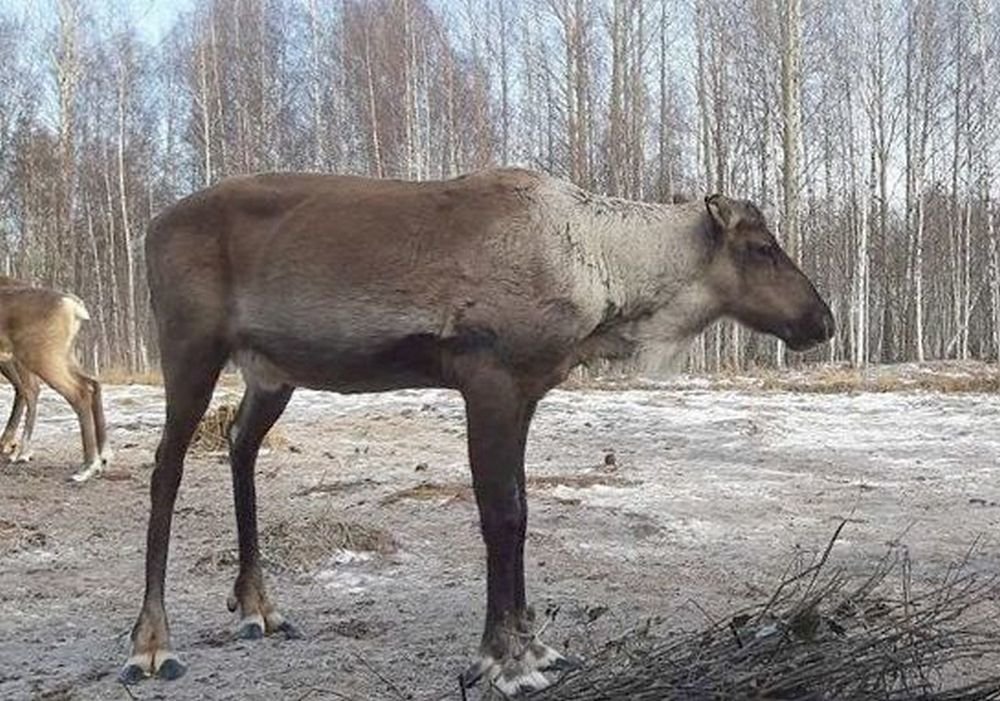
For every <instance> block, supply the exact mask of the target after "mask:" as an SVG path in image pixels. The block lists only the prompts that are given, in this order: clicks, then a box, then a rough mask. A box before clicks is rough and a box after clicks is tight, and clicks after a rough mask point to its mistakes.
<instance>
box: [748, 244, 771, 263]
mask: <svg viewBox="0 0 1000 701" xmlns="http://www.w3.org/2000/svg"><path fill="white" fill-rule="evenodd" d="M747 251H748V252H749V253H750V256H751V257H753V258H755V259H758V260H774V255H775V253H776V250H775V246H774V244H772V243H751V244H748V245H747Z"/></svg>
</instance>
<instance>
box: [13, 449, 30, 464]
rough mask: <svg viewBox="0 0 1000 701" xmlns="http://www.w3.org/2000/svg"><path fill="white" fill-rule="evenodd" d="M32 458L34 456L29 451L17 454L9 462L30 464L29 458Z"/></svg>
mask: <svg viewBox="0 0 1000 701" xmlns="http://www.w3.org/2000/svg"><path fill="white" fill-rule="evenodd" d="M33 457H34V454H33V453H32V452H31V451H30V450H29V451H28V452H26V453H18V454H17V455H15V456H14V459H13V460H11V462H31V458H33Z"/></svg>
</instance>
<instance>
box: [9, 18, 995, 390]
mask: <svg viewBox="0 0 1000 701" xmlns="http://www.w3.org/2000/svg"><path fill="white" fill-rule="evenodd" d="M162 1H163V2H168V1H169V0H162ZM136 4H137V3H134V2H133V3H132V4H131V5H126V4H122V5H120V6H117V7H116V6H115V5H114V3H110V4H109V3H107V2H104V1H103V0H45V1H39V2H31V3H28V2H24V3H23V4H22V3H16V2H15V3H11V2H8V3H7V4H6V5H3V4H0V66H2V67H3V70H2V71H0V260H2V262H3V264H4V266H5V269H6V270H7V271H8V272H9V273H11V274H14V275H16V276H18V277H22V278H25V279H29V280H34V281H37V282H39V283H42V284H49V285H55V286H58V287H62V288H65V289H68V290H72V291H74V292H76V293H77V294H79V295H80V296H81V297H83V298H84V299H85V300H86V301H87V303H88V305H89V306H90V308H91V311H92V313H93V315H94V318H95V320H94V323H93V324H92V325H91V326H90V328H89V330H88V332H87V337H86V339H85V346H86V353H87V360H88V361H89V363H92V364H95V365H97V366H99V367H108V366H111V365H116V366H123V367H127V368H130V369H133V370H142V369H144V368H145V367H146V366H147V365H148V364H149V363H150V362H151V357H154V356H155V341H154V340H153V336H152V334H151V332H150V328H151V324H150V314H149V310H148V303H147V291H146V288H145V282H144V268H143V262H142V259H141V245H136V243H135V242H136V241H137V239H139V238H140V237H141V236H142V234H143V231H144V228H145V225H146V222H147V221H148V219H149V218H150V216H151V214H153V213H155V212H156V211H157V210H159V209H160V208H161V207H163V206H164V205H166V204H168V203H170V202H171V201H173V200H174V199H176V198H177V197H179V196H182V195H184V194H186V193H188V192H191V191H192V190H194V189H197V188H200V187H202V186H205V185H207V184H210V183H213V182H216V181H218V180H219V179H220V178H223V177H225V176H227V175H230V174H233V173H245V172H253V171H261V170H286V169H316V170H324V171H338V172H352V173H366V174H372V175H380V176H395V177H404V178H429V177H433V178H436V177H448V176H452V175H454V174H457V173H460V172H463V171H468V170H472V169H476V168H481V167H484V166H488V165H493V164H517V165H525V166H529V167H534V168H540V169H543V170H546V171H549V172H551V173H554V174H557V175H561V176H564V177H567V178H570V179H572V180H573V181H575V182H577V183H578V184H580V185H582V186H584V187H586V188H592V189H594V190H598V191H602V192H607V193H611V194H617V195H622V196H625V197H630V198H637V199H648V200H657V201H669V200H670V199H671V198H672V197H673V196H675V195H678V194H681V195H687V196H701V195H703V194H704V193H705V192H706V191H725V192H729V193H733V194H737V195H739V196H743V197H749V198H752V199H754V200H756V201H757V202H760V203H762V204H763V205H764V207H765V209H766V210H767V211H770V213H771V218H772V221H773V224H774V228H775V229H776V231H777V232H778V234H779V237H780V238H781V239H782V240H783V241H784V242H785V245H786V247H787V248H788V249H789V251H790V252H791V254H792V255H793V256H794V257H796V258H797V259H799V260H801V262H802V264H803V266H804V268H805V269H806V271H807V272H808V273H809V274H810V275H812V276H813V277H814V278H815V279H816V280H817V283H818V285H819V287H820V288H821V290H822V291H823V292H824V293H825V294H826V295H827V296H828V298H829V299H830V300H831V304H832V306H833V308H834V311H835V314H836V316H837V318H838V321H839V323H840V326H841V329H842V332H841V333H840V334H839V335H838V337H837V339H836V342H835V343H834V344H832V345H831V346H829V347H828V348H824V349H822V350H820V351H815V352H814V353H813V354H812V355H811V356H810V357H813V358H817V359H819V358H822V359H829V358H833V359H846V360H849V361H851V362H853V363H855V364H859V365H860V364H864V363H880V362H892V361H900V360H911V359H912V360H920V359H930V358H970V357H971V358H984V359H992V358H996V357H997V355H998V350H1000V265H998V238H1000V222H998V221H997V219H998V216H1000V213H998V207H997V203H996V201H995V200H996V196H997V195H996V193H997V185H996V182H995V180H996V178H997V172H996V171H997V170H1000V111H998V108H997V104H998V98H1000V7H998V3H997V2H996V0H853V1H852V2H847V3H845V2H842V1H841V0H452V1H449V2H443V1H441V0H438V1H434V0H197V1H196V2H195V3H194V4H193V7H191V8H190V9H188V10H186V11H182V12H180V13H179V14H177V15H176V17H175V18H174V19H173V20H172V23H171V24H170V26H167V27H161V28H160V30H161V31H158V32H156V38H155V39H150V38H149V37H150V36H151V33H150V31H148V28H147V30H146V31H140V29H139V27H138V26H137V20H136V19H134V17H135V16H136V13H135V12H134V6H135V5H136ZM138 5H140V6H141V3H138ZM130 10H132V11H130ZM780 353H781V351H780V349H779V347H778V345H777V344H776V343H775V342H774V341H773V340H769V339H765V338H763V337H756V336H750V335H749V334H748V333H746V332H745V331H741V330H739V329H738V328H736V327H735V325H733V324H728V323H726V324H720V325H717V326H716V327H714V328H712V329H710V330H709V331H708V332H706V334H705V335H704V337H703V338H701V339H700V340H699V341H698V343H697V344H696V346H695V348H694V350H693V352H692V354H691V358H690V361H689V362H690V365H691V367H692V369H695V370H714V369H718V368H734V367H744V366H747V365H750V364H772V363H776V362H781V361H782V358H781V356H780Z"/></svg>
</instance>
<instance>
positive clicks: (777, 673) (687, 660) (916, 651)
mask: <svg viewBox="0 0 1000 701" xmlns="http://www.w3.org/2000/svg"><path fill="white" fill-rule="evenodd" d="M844 525H845V524H844V523H841V525H840V527H839V528H838V529H837V531H836V533H835V534H834V536H833V538H832V539H831V541H830V542H829V544H828V545H827V548H826V550H825V551H824V552H823V553H822V555H817V556H816V557H814V559H813V560H812V561H810V562H803V561H802V560H799V559H796V561H795V562H794V563H793V567H791V568H790V569H789V571H788V572H786V573H785V576H784V577H783V579H782V581H781V583H780V584H779V586H778V587H777V589H776V590H775V591H774V593H773V594H772V595H771V597H770V598H769V599H768V600H767V601H766V602H764V603H762V604H760V605H758V606H755V607H753V608H751V609H747V610H744V611H739V612H736V613H735V614H732V615H729V616H725V617H722V618H708V623H707V625H706V627H705V629H703V630H700V631H695V632H691V633H681V634H675V635H671V636H669V637H657V636H654V635H652V634H651V632H650V628H651V627H650V626H649V625H647V626H646V627H644V628H643V629H640V630H637V631H633V632H630V633H628V634H627V635H625V636H623V637H621V638H619V639H616V640H614V641H612V642H610V643H608V644H606V645H604V646H602V647H601V648H599V649H597V650H595V651H594V653H593V655H592V656H591V659H590V660H589V661H588V663H587V664H586V665H585V667H583V668H582V669H580V670H578V671H576V672H571V673H570V674H568V675H567V676H566V677H564V678H563V679H562V680H560V682H559V683H557V684H556V685H555V686H554V687H550V688H549V689H548V690H546V691H545V692H541V693H539V694H535V695H532V696H531V698H532V699H535V698H540V699H546V700H547V701H564V700H565V701H568V700H569V699H572V700H573V701H597V700H598V699H600V700H602V701H605V700H610V701H613V700H618V699H620V700H622V701H624V699H629V700H630V701H653V700H654V699H655V700H656V701H661V700H663V699H750V698H754V699H799V700H802V701H805V700H807V699H808V700H813V699H815V700H817V701H819V700H820V699H838V700H843V701H869V700H878V699H882V700H885V701H904V700H906V699H924V700H926V701H944V700H945V699H947V700H949V701H973V700H977V701H978V700H983V699H1000V676H998V675H997V673H996V670H997V669H998V662H1000V631H998V629H997V626H996V625H995V624H994V623H993V622H994V621H995V619H996V615H997V603H996V601H997V597H998V596H1000V581H998V579H997V577H995V576H992V577H991V576H986V575H982V574H979V573H976V572H975V571H973V568H971V567H968V566H967V563H961V564H959V565H958V566H956V567H953V568H950V569H949V570H948V571H947V572H946V574H945V575H944V576H943V577H942V578H941V580H940V581H932V582H921V583H918V582H916V581H915V579H914V577H913V575H912V563H911V562H910V560H909V557H908V555H907V550H906V548H905V547H902V546H899V545H892V546H891V547H890V549H889V551H888V552H887V554H886V555H885V557H883V558H882V559H881V560H880V561H878V562H876V563H875V564H874V566H873V567H872V569H871V571H869V572H866V573H862V574H849V573H848V572H846V571H845V570H844V569H843V568H841V567H835V566H833V565H832V564H830V562H829V556H830V552H831V550H832V549H833V546H834V543H835V542H836V540H837V538H838V537H839V534H840V532H841V530H842V529H843V528H844ZM706 617H708V614H707V613H706Z"/></svg>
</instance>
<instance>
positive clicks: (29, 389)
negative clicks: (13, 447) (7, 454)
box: [13, 369, 41, 462]
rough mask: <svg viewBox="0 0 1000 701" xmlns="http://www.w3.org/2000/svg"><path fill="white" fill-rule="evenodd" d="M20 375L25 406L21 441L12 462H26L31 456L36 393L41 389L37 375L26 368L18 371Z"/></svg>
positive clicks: (36, 415)
mask: <svg viewBox="0 0 1000 701" xmlns="http://www.w3.org/2000/svg"><path fill="white" fill-rule="evenodd" d="M20 375H21V391H22V392H23V393H24V404H25V406H26V407H27V408H26V409H25V412H24V428H22V429H21V441H20V443H19V444H18V446H17V453H16V454H15V455H14V458H13V460H14V462H28V461H29V460H31V456H32V448H31V437H32V435H34V433H35V419H36V418H37V417H38V393H39V391H41V385H40V381H39V379H38V376H37V375H36V374H35V373H33V372H31V371H29V370H27V369H24V370H22V371H20Z"/></svg>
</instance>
